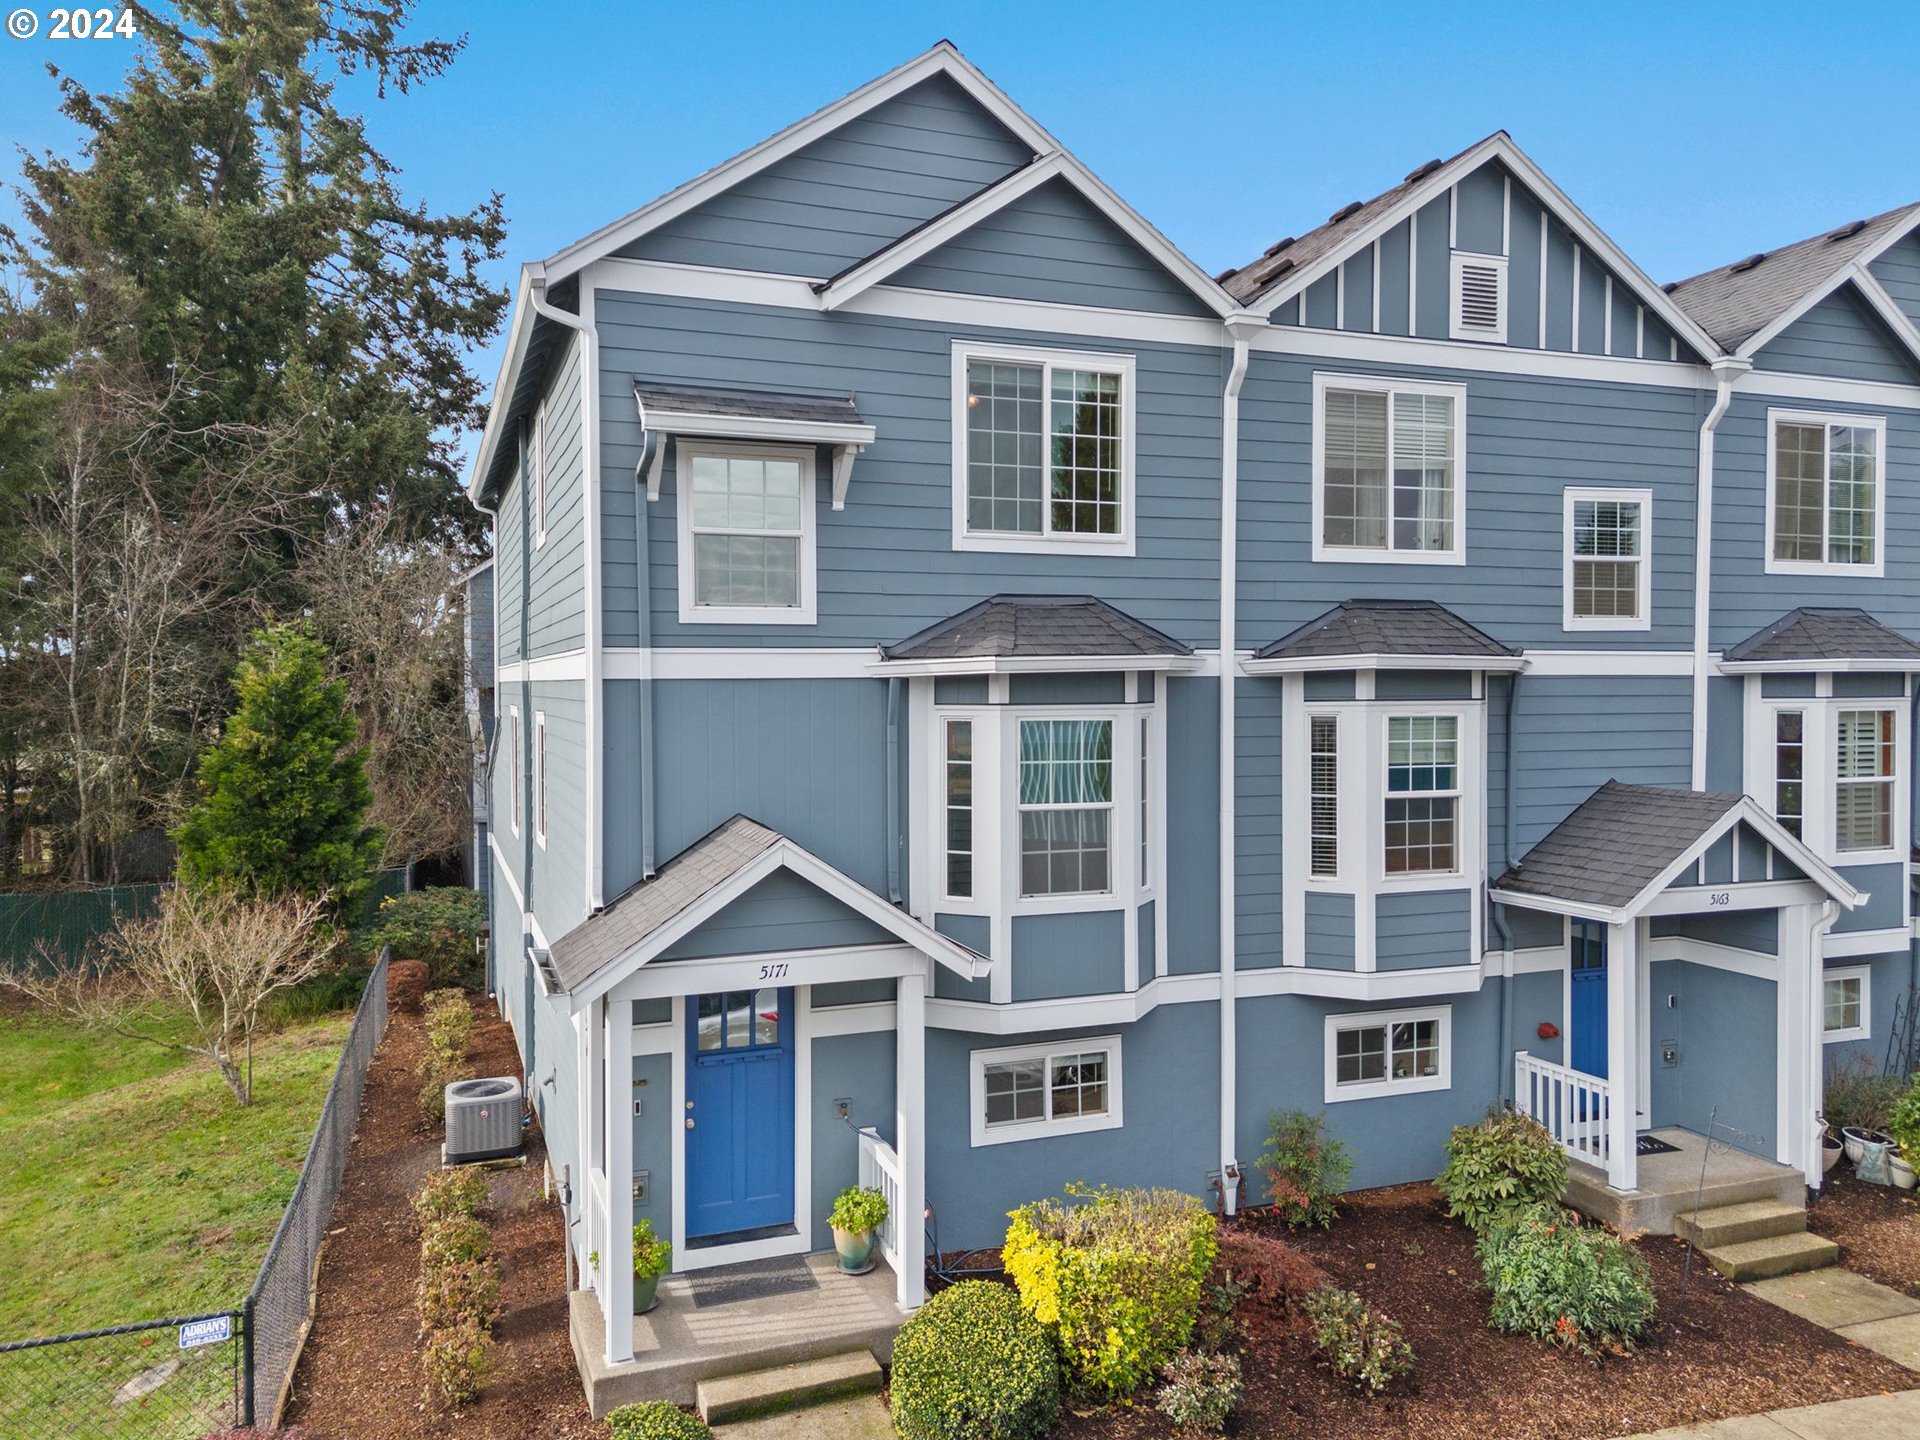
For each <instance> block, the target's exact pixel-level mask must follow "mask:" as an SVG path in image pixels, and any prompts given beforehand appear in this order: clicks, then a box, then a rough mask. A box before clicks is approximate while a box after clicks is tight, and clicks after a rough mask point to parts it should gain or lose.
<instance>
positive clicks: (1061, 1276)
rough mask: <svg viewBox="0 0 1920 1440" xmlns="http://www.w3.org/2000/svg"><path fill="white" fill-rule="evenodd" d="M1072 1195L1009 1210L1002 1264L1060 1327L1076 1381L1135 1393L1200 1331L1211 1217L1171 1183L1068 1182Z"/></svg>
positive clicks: (1088, 1390)
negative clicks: (1091, 1185) (1126, 1186)
mask: <svg viewBox="0 0 1920 1440" xmlns="http://www.w3.org/2000/svg"><path fill="white" fill-rule="evenodd" d="M1067 1197H1068V1198H1067V1200H1066V1201H1065V1202H1064V1203H1063V1202H1061V1201H1058V1200H1040V1201H1036V1202H1034V1203H1033V1204H1031V1205H1023V1206H1021V1207H1020V1208H1019V1209H1018V1210H1015V1211H1013V1212H1012V1213H1011V1214H1010V1215H1009V1216H1008V1219H1009V1220H1010V1221H1011V1222H1012V1223H1011V1224H1010V1225H1009V1226H1008V1227H1007V1239H1006V1244H1005V1246H1004V1247H1003V1248H1002V1251H1001V1257H1002V1263H1003V1264H1004V1265H1005V1266H1006V1269H1007V1274H1008V1275H1009V1276H1010V1277H1011V1278H1012V1280H1013V1282H1014V1284H1015V1285H1016V1286H1018V1287H1019V1290H1020V1303H1021V1305H1022V1306H1023V1307H1024V1308H1025V1310H1026V1311H1027V1313H1028V1314H1029V1315H1031V1316H1033V1318H1034V1319H1036V1320H1038V1321H1039V1322H1040V1323H1041V1324H1042V1325H1044V1326H1047V1327H1048V1328H1049V1329H1051V1330H1052V1331H1053V1333H1054V1336H1055V1338H1056V1340H1057V1341H1058V1343H1059V1345H1060V1352H1061V1354H1062V1356H1063V1357H1064V1358H1065V1361H1066V1368H1067V1378H1068V1383H1069V1384H1070V1386H1071V1387H1072V1388H1073V1389H1074V1390H1075V1391H1076V1392H1078V1393H1080V1394H1083V1395H1088V1396H1095V1397H1107V1398H1111V1397H1117V1396H1121V1395H1130V1394H1132V1393H1133V1392H1134V1391H1136V1390H1138V1389H1140V1388H1141V1387H1142V1386H1144V1385H1147V1384H1149V1383H1150V1382H1151V1381H1152V1380H1153V1378H1154V1375H1155V1374H1156V1373H1157V1372H1158V1371H1159V1370H1160V1368H1161V1367H1162V1366H1164V1365H1166V1364H1167V1363H1168V1362H1169V1361H1171V1360H1172V1359H1173V1357H1174V1356H1175V1355H1177V1354H1178V1353H1179V1352H1180V1350H1181V1347H1183V1346H1184V1345H1186V1343H1187V1341H1188V1339H1189V1338H1190V1337H1191V1336H1192V1334H1193V1325H1194V1321H1195V1320H1196V1319H1197V1318H1198V1317H1199V1314H1200V1301H1201V1296H1202V1293H1203V1291H1204V1288H1205V1284H1206V1278H1207V1274H1208V1272H1209V1271H1210V1270H1211V1269H1212V1268H1213V1257H1214V1254H1215V1252H1216V1250H1217V1249H1218V1245H1217V1243H1216V1240H1215V1237H1214V1222H1213V1216H1212V1215H1211V1214H1210V1213H1208V1211H1207V1210H1206V1208H1205V1207H1204V1206H1202V1205H1201V1204H1200V1202H1199V1201H1198V1200H1195V1199H1194V1198H1193V1197H1192V1196H1190V1195H1182V1194H1180V1193H1179V1192H1178V1191H1173V1190H1113V1189H1108V1188H1106V1187H1104V1186H1103V1187H1101V1188H1098V1189H1082V1188H1080V1187H1077V1186H1069V1187H1068V1188H1067Z"/></svg>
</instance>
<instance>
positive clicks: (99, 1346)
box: [0, 950, 388, 1440]
mask: <svg viewBox="0 0 1920 1440" xmlns="http://www.w3.org/2000/svg"><path fill="white" fill-rule="evenodd" d="M387 960H388V956H387V953H386V952H385V951H384V950H383V951H381V953H380V959H379V962H378V963H377V964H376V965H375V966H374V967H373V974H372V975H370V976H369V977H368V978H367V988H366V989H365V990H364V991H362V992H361V995H360V1005H359V1008H358V1009H357V1010H356V1011H355V1012H354V1016H353V1025H352V1027H351V1028H350V1029H349V1030H348V1032H347V1040H346V1046H345V1048H344V1049H343V1050H342V1051H341V1053H340V1063H339V1065H338V1067H337V1068H336V1069H335V1070H334V1074H333V1084H332V1085H331V1086H330V1087H329V1089H328V1091H327V1099H326V1104H325V1105H324V1106H323V1107H322V1108H321V1111H320V1121H319V1124H318V1125H316V1126H315V1127H314V1132H313V1142H312V1144H311V1145H309V1146H308V1148H307V1163H306V1164H305V1166H304V1167H302V1169H301V1171H300V1179H299V1180H298V1181H297V1182H296V1183H295V1185H294V1187H293V1198H292V1199H290V1200H289V1201H288V1202H287V1208H286V1212H285V1213H284V1214H283V1215H281V1217H280V1228H279V1229H278V1230H276V1231H275V1232H274V1236H273V1243H272V1244H271V1245H270V1246H268V1247H267V1256H266V1259H265V1260H263V1261H261V1263H260V1272H259V1274H258V1275H257V1276H255V1278H254V1282H253V1289H252V1290H251V1291H250V1292H249V1293H248V1295H247V1298H246V1299H245V1300H244V1301H243V1302H242V1303H241V1306H240V1308H239V1309H238V1310H222V1311H215V1312H213V1313H211V1314H207V1315H188V1316H183V1317H179V1318H175V1319H171V1320H149V1321H143V1322H141V1323H139V1324H134V1325H114V1326H110V1327H108V1328H106V1329H103V1330H88V1331H83V1332H81V1333H79V1334H74V1335H53V1336H48V1337H46V1338H44V1339H39V1340H15V1341H11V1342H8V1343H5V1344H0V1440H13V1437H16V1436H18V1437H22V1440H25V1437H28V1436H31V1437H34V1440H41V1437H45V1440H67V1437H73V1440H199V1437H200V1436H203V1435H206V1434H207V1433H209V1432H210V1431H217V1430H224V1429H226V1428H228V1427H229V1426H233V1425H247V1424H253V1423H256V1421H257V1423H259V1424H260V1425H262V1426H265V1425H268V1424H271V1423H275V1422H277V1421H278V1419H279V1414H280V1409H281V1407H282V1406H283V1405H284V1404H285V1402H286V1397H287V1391H288V1388H289V1387H290V1386H291V1384H292V1382H293V1368H294V1365H295V1364H296V1363H297V1362H298V1360H299V1359H300V1347H301V1345H302V1344H303V1343H304V1342H305V1340H306V1338H307V1330H308V1327H309V1326H310V1325H311V1323H312V1320H313V1300H314V1285H315V1282H316V1281H317V1280H318V1278H319V1271H320V1244H321V1241H322V1240H323V1239H324V1238H325V1236H326V1233H327V1218H328V1216H329V1215H330V1214H331V1213H332V1210H333V1202H334V1199H335V1198H336V1197H337V1196H338V1195H339V1193H340V1180H341V1177H342V1176H343V1175H344V1174H345V1172H346V1168H347V1151H348V1150H349V1148H351V1146H352V1144H353V1132H354V1130H355V1129H356V1128H357V1127H358V1126H359V1123H360V1102H361V1098H362V1095H363V1094H364V1092H365V1090H366V1080H367V1069H368V1067H369V1066H370V1065H371V1064H372V1063H373V1055H374V1051H375V1050H377V1049H378V1048H379V1046H380V1039H381V1037H382V1036H383V1035H385V1034H386V1029H387Z"/></svg>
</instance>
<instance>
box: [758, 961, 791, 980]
mask: <svg viewBox="0 0 1920 1440" xmlns="http://www.w3.org/2000/svg"><path fill="white" fill-rule="evenodd" d="M760 978H761V979H762V980H784V979H786V978H787V962H786V961H784V960H782V961H780V962H779V963H778V964H775V965H762V966H761V967H760Z"/></svg>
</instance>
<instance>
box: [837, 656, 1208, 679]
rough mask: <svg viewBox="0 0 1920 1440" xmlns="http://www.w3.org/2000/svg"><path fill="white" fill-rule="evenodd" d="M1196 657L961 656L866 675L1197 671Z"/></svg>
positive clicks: (879, 664) (875, 668)
mask: <svg viewBox="0 0 1920 1440" xmlns="http://www.w3.org/2000/svg"><path fill="white" fill-rule="evenodd" d="M1205 666H1206V661H1205V660H1204V659H1202V658H1201V657H1200V656H1198V655H981V656H973V655H962V656H957V657H955V658H953V659H950V660H875V661H874V662H872V663H871V664H870V665H868V666H867V673H868V674H870V675H878V676H912V675H1060V674H1088V673H1098V674H1109V673H1111V672H1113V671H1116V670H1143V671H1144V670H1160V671H1199V670H1202V669H1204V668H1205Z"/></svg>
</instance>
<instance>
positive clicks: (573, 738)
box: [521, 680, 588, 941]
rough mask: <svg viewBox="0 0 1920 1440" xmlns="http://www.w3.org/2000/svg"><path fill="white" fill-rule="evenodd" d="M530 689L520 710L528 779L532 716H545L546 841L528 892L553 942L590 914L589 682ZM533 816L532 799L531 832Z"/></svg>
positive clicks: (535, 855)
mask: <svg viewBox="0 0 1920 1440" xmlns="http://www.w3.org/2000/svg"><path fill="white" fill-rule="evenodd" d="M529 690H530V694H529V696H528V708H527V709H525V710H523V711H522V712H521V713H522V715H523V717H524V719H523V722H522V723H523V726H524V731H525V736H526V744H527V747H528V755H529V760H528V763H527V766H526V772H525V773H526V775H527V777H528V781H529V784H531V781H532V777H533V764H532V761H531V755H532V747H533V745H534V741H535V736H534V717H535V716H536V715H537V714H541V713H544V714H545V715H546V717H547V830H546V835H547V843H546V846H545V848H544V849H543V848H541V847H540V846H539V845H537V844H536V845H535V846H534V848H533V850H532V851H531V852H530V853H531V856H532V861H533V866H532V874H531V876H530V878H529V883H528V886H527V889H526V891H525V894H526V897H527V904H528V906H529V908H531V909H532V911H533V913H534V914H535V915H537V916H538V917H539V919H540V927H541V929H542V930H544V931H545V932H546V936H547V939H548V940H549V941H553V940H557V939H559V938H560V937H561V936H562V935H564V934H566V932H567V931H569V930H571V929H572V928H573V927H574V926H575V925H578V924H579V923H580V922H581V921H582V920H584V919H586V916H587V890H586V884H587V881H586V866H587V832H586V796H587V769H588V767H587V745H586V739H587V736H586V705H585V687H584V686H582V685H581V684H580V682H579V681H568V680H542V681H538V682H536V683H534V684H533V685H532V686H530V687H529ZM529 795H530V796H531V790H529ZM534 818H535V811H534V805H533V802H532V800H531V798H530V799H529V802H528V806H527V810H526V815H525V820H526V830H527V833H529V834H531V833H532V828H533V823H534Z"/></svg>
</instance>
